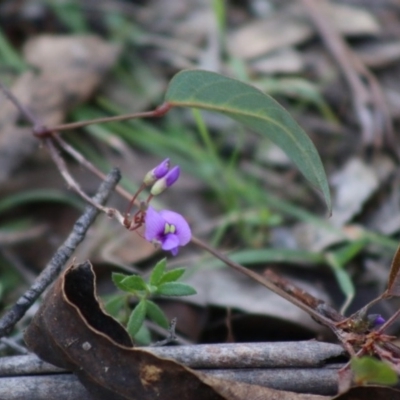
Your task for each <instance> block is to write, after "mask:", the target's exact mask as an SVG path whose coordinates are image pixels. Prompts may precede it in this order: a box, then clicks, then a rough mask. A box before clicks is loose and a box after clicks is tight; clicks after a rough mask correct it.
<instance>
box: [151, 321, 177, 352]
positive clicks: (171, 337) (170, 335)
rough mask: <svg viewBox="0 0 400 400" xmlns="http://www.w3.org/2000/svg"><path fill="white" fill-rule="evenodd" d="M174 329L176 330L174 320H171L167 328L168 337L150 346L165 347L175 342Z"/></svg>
mask: <svg viewBox="0 0 400 400" xmlns="http://www.w3.org/2000/svg"><path fill="white" fill-rule="evenodd" d="M175 328H176V318H172V319H171V322H170V324H169V327H168V336H167V337H166V338H165V339H163V340H159V341H158V342H155V343H154V344H153V345H152V347H160V346H165V345H167V344H170V343H173V342H175V340H176V334H175Z"/></svg>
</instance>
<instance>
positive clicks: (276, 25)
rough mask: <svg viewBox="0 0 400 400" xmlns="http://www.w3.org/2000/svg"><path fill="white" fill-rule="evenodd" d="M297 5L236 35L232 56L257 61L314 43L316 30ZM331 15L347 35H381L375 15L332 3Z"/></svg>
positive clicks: (234, 36)
mask: <svg viewBox="0 0 400 400" xmlns="http://www.w3.org/2000/svg"><path fill="white" fill-rule="evenodd" d="M294 3H295V4H292V5H289V6H288V7H282V9H281V10H280V11H279V12H276V13H273V14H269V15H268V17H267V18H265V19H261V20H259V21H256V22H251V23H250V24H249V25H246V26H244V27H242V28H240V29H239V30H237V31H236V32H234V33H233V34H232V35H231V37H230V38H229V41H228V45H229V49H230V51H231V52H232V54H233V55H235V56H236V57H240V58H246V59H247V58H254V57H259V56H261V55H263V54H266V53H268V52H270V51H273V50H276V49H279V48H282V47H286V46H291V45H297V44H300V43H303V42H304V41H306V40H308V39H310V38H311V37H312V36H313V35H314V32H315V31H314V27H313V26H312V24H311V23H310V21H309V20H308V18H306V17H305V10H304V8H303V7H301V6H299V4H296V2H294ZM328 13H329V18H330V19H331V21H332V23H333V25H334V26H335V28H336V29H337V30H338V31H339V32H340V33H342V34H344V35H349V36H352V35H365V34H368V35H374V34H377V33H378V32H379V25H378V23H377V21H376V20H375V18H374V17H373V16H372V14H370V13H369V12H368V11H366V10H365V9H362V8H360V7H351V6H348V5H345V4H336V3H332V2H330V3H329V10H328Z"/></svg>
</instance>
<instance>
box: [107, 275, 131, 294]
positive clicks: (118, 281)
mask: <svg viewBox="0 0 400 400" xmlns="http://www.w3.org/2000/svg"><path fill="white" fill-rule="evenodd" d="M128 276H129V275H126V274H121V273H120V272H113V273H112V274H111V279H112V281H113V282H114V285H115V286H116V287H117V288H118V289H120V290H123V291H124V292H129V287H128V286H126V285H125V284H124V283H122V281H123V280H124V279H125V278H127V277H128Z"/></svg>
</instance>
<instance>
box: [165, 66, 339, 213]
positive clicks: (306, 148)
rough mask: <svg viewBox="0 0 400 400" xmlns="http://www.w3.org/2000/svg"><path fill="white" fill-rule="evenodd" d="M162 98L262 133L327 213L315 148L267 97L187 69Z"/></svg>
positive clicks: (234, 82) (325, 191) (327, 196)
mask: <svg viewBox="0 0 400 400" xmlns="http://www.w3.org/2000/svg"><path fill="white" fill-rule="evenodd" d="M165 101H166V102H168V103H169V104H171V105H172V106H176V107H194V108H202V109H207V110H211V111H216V112H220V113H222V114H224V115H227V116H229V117H231V118H233V119H234V120H236V121H238V122H241V123H243V124H244V125H246V126H248V127H249V128H251V129H253V130H254V131H255V132H257V133H259V134H261V135H265V136H266V137H267V138H269V139H270V140H272V141H273V142H274V143H276V144H277V145H278V146H280V147H281V148H282V150H284V151H285V152H286V153H287V155H288V156H289V157H290V159H291V160H292V161H293V162H294V163H295V164H296V165H297V167H298V168H299V169H300V171H301V172H302V173H303V174H304V176H305V177H306V178H307V179H308V180H309V181H310V182H311V183H312V185H314V186H315V187H316V188H318V189H319V190H321V191H322V193H323V195H324V198H325V202H326V204H327V207H328V210H329V212H331V199H330V193H329V186H328V181H327V178H326V175H325V171H324V167H323V165H322V162H321V159H320V157H319V154H318V152H317V150H316V149H315V147H314V145H313V143H312V141H311V139H310V138H309V137H308V136H307V134H306V133H305V132H304V130H303V129H302V128H301V127H300V126H299V125H298V124H297V122H296V121H295V120H294V119H293V118H292V116H291V115H290V114H289V113H288V112H287V111H286V110H285V109H284V108H283V107H282V106H281V105H280V104H278V103H277V102H276V101H275V100H274V99H272V98H271V97H270V96H268V95H266V94H264V93H262V92H261V91H260V90H258V89H256V88H255V87H253V86H250V85H247V84H246V83H243V82H240V81H238V80H235V79H232V78H228V77H226V76H222V75H219V74H216V73H214V72H209V71H199V70H197V71H196V70H187V71H181V72H179V73H178V74H176V75H175V76H174V77H173V78H172V80H171V82H170V83H169V86H168V90H167V93H166V95H165Z"/></svg>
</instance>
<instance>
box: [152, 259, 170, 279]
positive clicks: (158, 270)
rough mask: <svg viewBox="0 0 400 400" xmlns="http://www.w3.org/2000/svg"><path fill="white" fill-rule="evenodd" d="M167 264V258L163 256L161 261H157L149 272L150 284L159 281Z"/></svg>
mask: <svg viewBox="0 0 400 400" xmlns="http://www.w3.org/2000/svg"><path fill="white" fill-rule="evenodd" d="M166 266H167V259H166V258H163V259H162V260H161V261H159V262H158V263H157V264H156V266H155V267H154V268H153V271H152V272H151V275H150V281H149V282H150V285H154V286H156V285H157V284H158V283H159V282H160V279H161V278H162V276H163V275H164V271H165V267H166Z"/></svg>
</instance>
